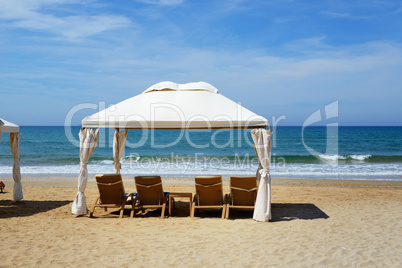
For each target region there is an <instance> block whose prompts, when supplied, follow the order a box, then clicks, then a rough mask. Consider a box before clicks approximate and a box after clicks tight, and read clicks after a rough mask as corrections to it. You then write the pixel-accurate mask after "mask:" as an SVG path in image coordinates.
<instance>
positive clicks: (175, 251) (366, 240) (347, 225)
mask: <svg viewBox="0 0 402 268" xmlns="http://www.w3.org/2000/svg"><path fill="white" fill-rule="evenodd" d="M1 180H2V181H4V182H5V184H6V189H5V193H2V194H0V231H1V246H0V252H1V255H0V256H1V260H0V267H19V266H27V267H48V266H52V267H77V266H82V265H86V266H89V267H92V266H102V267H110V266H123V267H166V266H168V267H186V266H194V267H204V266H214V267H229V266H231V267H232V266H233V267H240V266H245V267H267V266H287V267H310V266H313V267H314V266H317V267H339V266H349V267H356V266H357V267H400V266H401V265H402V255H401V252H402V243H401V242H402V238H401V234H402V182H386V181H347V180H345V181H339V180H308V179H305V180H302V179H273V186H272V203H273V205H272V214H273V221H272V222H268V223H259V222H255V221H254V220H252V212H247V211H243V212H241V211H240V212H233V213H232V212H231V219H230V220H221V219H220V218H219V215H220V213H219V212H214V211H212V212H202V213H198V214H196V217H195V218H194V219H191V218H190V217H189V213H188V203H187V201H186V200H184V199H183V200H181V199H177V200H176V208H175V210H174V215H173V216H172V217H169V218H165V219H164V220H161V219H160V218H159V216H160V212H157V211H154V212H153V211H147V212H146V214H145V215H141V216H138V217H136V218H134V219H131V218H129V217H128V215H129V210H127V211H126V213H125V215H124V218H123V219H119V218H118V214H117V213H115V212H113V211H112V212H111V211H108V212H103V211H101V210H97V211H96V212H95V216H96V217H95V218H89V217H88V215H86V216H82V217H77V216H75V215H73V214H71V204H72V201H73V199H74V197H75V195H76V192H77V187H76V185H77V182H76V178H67V177H66V178H53V177H38V178H23V191H24V200H23V202H19V203H15V202H13V201H12V185H13V183H12V179H11V178H1ZM193 183H194V182H193V178H163V185H164V189H165V190H166V191H171V192H193V193H194V184H193ZM124 184H125V188H126V191H128V192H132V191H135V185H134V180H133V178H129V177H126V178H124ZM224 190H225V192H229V187H228V178H224ZM85 194H86V198H87V202H88V206H89V207H92V204H93V202H94V200H95V198H96V197H97V187H96V185H95V182H94V178H93V177H90V179H89V182H88V186H87V190H86V192H85Z"/></svg>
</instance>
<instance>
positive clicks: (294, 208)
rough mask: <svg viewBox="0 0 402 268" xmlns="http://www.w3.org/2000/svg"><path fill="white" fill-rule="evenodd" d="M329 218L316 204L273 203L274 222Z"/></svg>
mask: <svg viewBox="0 0 402 268" xmlns="http://www.w3.org/2000/svg"><path fill="white" fill-rule="evenodd" d="M328 218H329V216H328V215H327V214H326V213H325V212H324V211H322V210H321V209H319V208H318V207H317V206H315V205H314V204H290V203H283V204H278V203H273V204H272V221H274V222H278V221H292V220H315V219H328Z"/></svg>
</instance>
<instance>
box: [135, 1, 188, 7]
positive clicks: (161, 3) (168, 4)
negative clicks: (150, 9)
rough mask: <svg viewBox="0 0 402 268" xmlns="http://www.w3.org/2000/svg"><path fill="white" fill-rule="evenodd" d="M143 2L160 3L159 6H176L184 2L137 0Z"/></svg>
mask: <svg viewBox="0 0 402 268" xmlns="http://www.w3.org/2000/svg"><path fill="white" fill-rule="evenodd" d="M137 1H138V2H142V3H145V4H152V5H160V6H177V5H180V4H182V3H183V2H184V0H137Z"/></svg>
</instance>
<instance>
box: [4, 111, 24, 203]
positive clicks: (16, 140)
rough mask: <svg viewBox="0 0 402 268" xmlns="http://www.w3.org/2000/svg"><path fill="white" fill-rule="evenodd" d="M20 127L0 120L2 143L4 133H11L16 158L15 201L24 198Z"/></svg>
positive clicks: (12, 151)
mask: <svg viewBox="0 0 402 268" xmlns="http://www.w3.org/2000/svg"><path fill="white" fill-rule="evenodd" d="M19 131H20V127H19V126H18V125H16V124H13V123H10V122H8V121H6V120H4V119H1V118H0V142H1V139H2V135H3V133H10V149H11V153H12V155H13V158H14V165H13V179H14V189H13V198H14V200H15V201H20V200H21V199H23V198H24V196H23V194H22V185H21V171H20V136H21V134H20V133H19Z"/></svg>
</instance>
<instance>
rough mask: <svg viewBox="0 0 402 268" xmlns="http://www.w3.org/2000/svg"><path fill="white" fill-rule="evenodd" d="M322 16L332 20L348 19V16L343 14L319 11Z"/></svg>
mask: <svg viewBox="0 0 402 268" xmlns="http://www.w3.org/2000/svg"><path fill="white" fill-rule="evenodd" d="M320 13H321V14H322V15H325V16H328V17H332V18H349V17H350V14H349V13H345V12H333V11H321V12H320Z"/></svg>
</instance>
